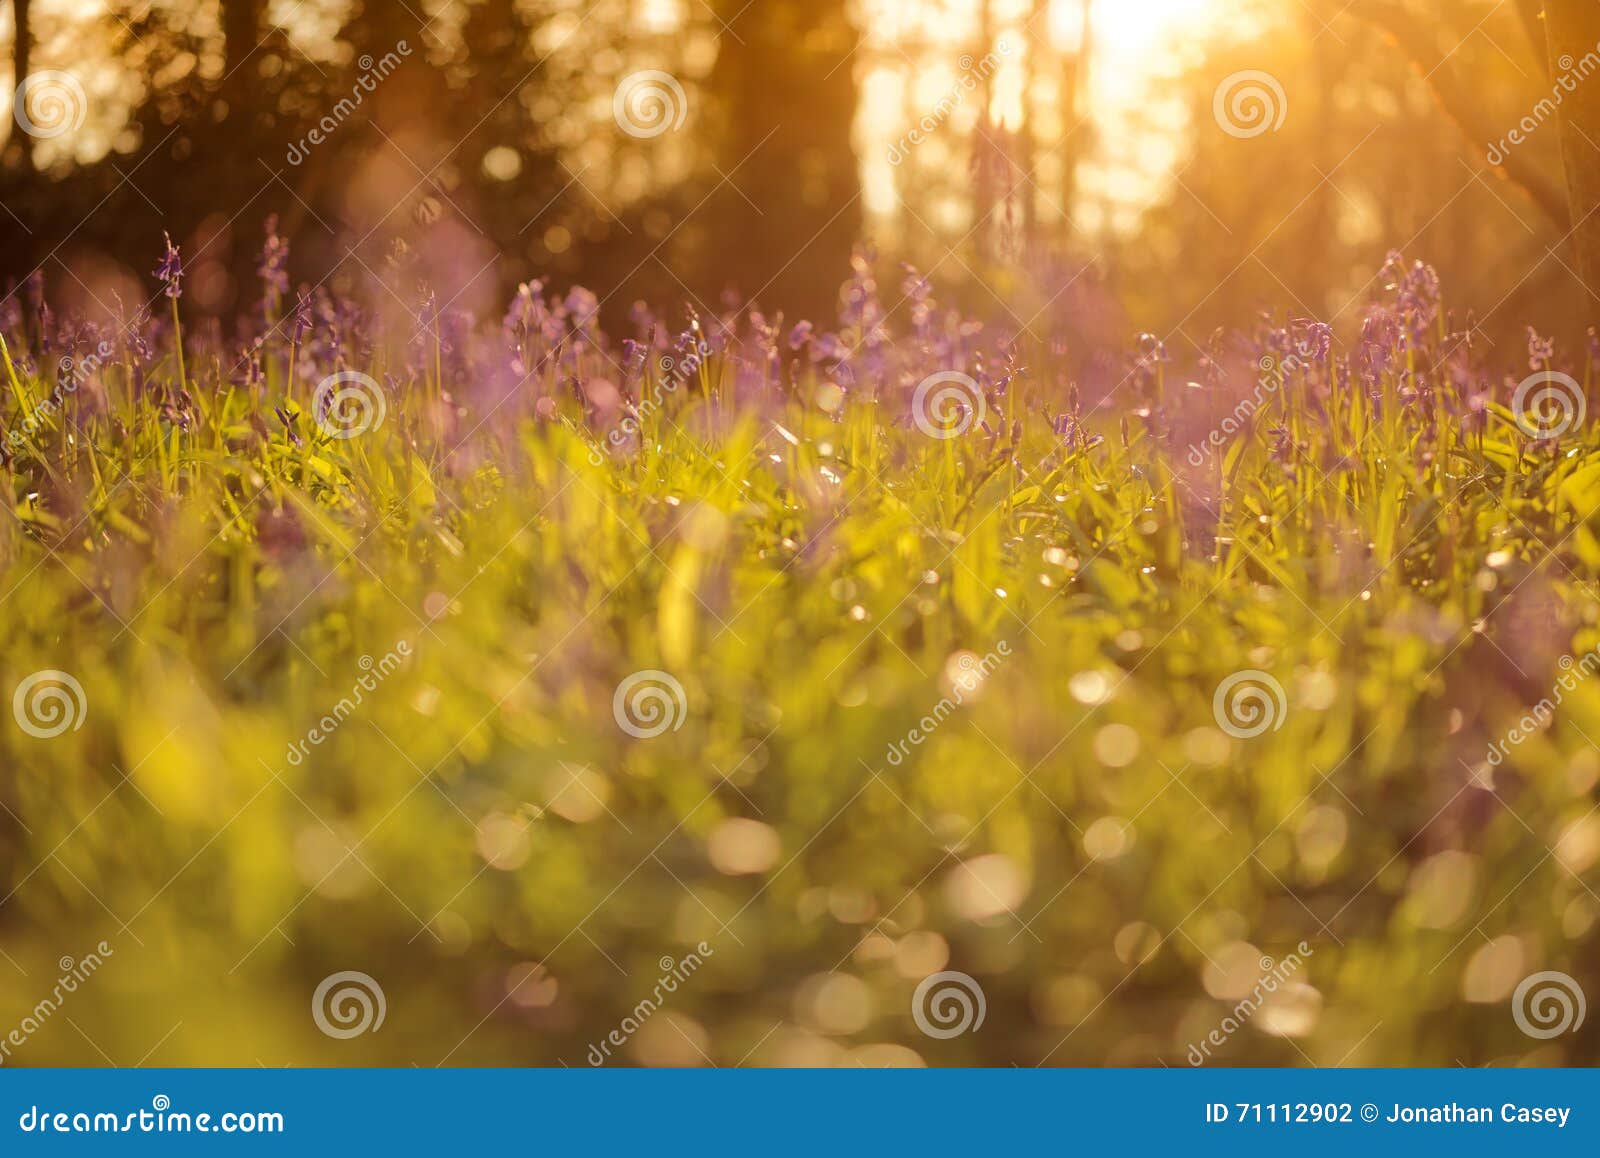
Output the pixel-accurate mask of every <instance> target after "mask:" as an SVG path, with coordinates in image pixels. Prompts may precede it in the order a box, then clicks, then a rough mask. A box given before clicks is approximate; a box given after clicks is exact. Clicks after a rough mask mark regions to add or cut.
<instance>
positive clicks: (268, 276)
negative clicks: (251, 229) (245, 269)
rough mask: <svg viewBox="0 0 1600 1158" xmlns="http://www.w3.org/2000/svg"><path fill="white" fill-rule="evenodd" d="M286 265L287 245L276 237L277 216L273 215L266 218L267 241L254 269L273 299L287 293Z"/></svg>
mask: <svg viewBox="0 0 1600 1158" xmlns="http://www.w3.org/2000/svg"><path fill="white" fill-rule="evenodd" d="M288 264H289V243H288V241H286V240H285V239H284V238H282V237H280V236H279V235H278V215H277V214H276V213H274V214H273V215H272V216H271V217H268V218H267V240H266V242H265V244H263V245H262V247H261V264H260V265H259V266H257V267H256V274H257V276H259V277H260V278H261V284H262V285H263V286H265V287H266V289H267V293H268V294H269V295H270V296H272V297H273V298H281V297H283V296H284V295H286V294H287V293H288V292H289V273H288V268H287V267H288Z"/></svg>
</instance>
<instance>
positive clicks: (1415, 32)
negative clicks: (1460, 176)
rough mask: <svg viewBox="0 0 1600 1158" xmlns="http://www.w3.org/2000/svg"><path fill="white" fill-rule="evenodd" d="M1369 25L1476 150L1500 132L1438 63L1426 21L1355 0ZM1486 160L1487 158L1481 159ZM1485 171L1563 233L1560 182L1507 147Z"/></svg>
mask: <svg viewBox="0 0 1600 1158" xmlns="http://www.w3.org/2000/svg"><path fill="white" fill-rule="evenodd" d="M1352 10H1353V11H1356V12H1358V13H1360V14H1361V16H1362V17H1363V18H1365V19H1366V20H1367V21H1368V22H1369V23H1371V24H1372V25H1373V26H1375V27H1376V28H1377V29H1378V30H1379V31H1381V32H1383V33H1384V34H1385V35H1386V36H1388V38H1389V39H1390V40H1391V41H1393V42H1394V44H1395V46H1396V47H1397V48H1399V50H1400V51H1401V52H1402V53H1403V54H1404V55H1405V56H1406V58H1407V59H1409V60H1410V61H1411V63H1412V66H1413V67H1414V68H1416V70H1417V72H1418V73H1420V74H1421V75H1422V77H1423V78H1424V79H1425V80H1426V81H1427V82H1428V87H1429V88H1430V89H1431V90H1432V92H1433V96H1434V100H1435V102H1436V103H1437V104H1438V105H1439V108H1440V110H1441V111H1442V112H1443V113H1444V115H1445V117H1446V118H1447V119H1448V120H1449V121H1450V122H1451V123H1452V124H1454V125H1455V126H1456V127H1457V128H1458V129H1459V130H1460V131H1461V135H1462V136H1463V137H1464V138H1465V139H1466V140H1467V141H1469V142H1470V143H1471V144H1472V146H1473V151H1474V152H1476V151H1477V150H1478V149H1480V148H1482V147H1483V145H1484V143H1485V142H1489V141H1493V140H1496V139H1497V138H1498V137H1499V136H1500V133H1499V132H1497V131H1496V129H1495V127H1494V126H1493V125H1491V124H1490V123H1489V122H1488V121H1487V120H1486V119H1485V118H1484V116H1483V114H1482V112H1481V111H1480V105H1481V103H1482V101H1481V99H1480V98H1479V96H1478V92H1477V90H1476V88H1475V87H1474V84H1473V83H1472V82H1470V81H1465V80H1463V79H1462V78H1461V77H1460V76H1459V75H1457V73H1456V71H1455V70H1454V69H1453V68H1452V67H1451V66H1450V64H1449V63H1448V62H1440V61H1439V60H1438V57H1439V56H1440V53H1439V50H1438V45H1437V43H1436V41H1435V39H1434V35H1433V28H1434V26H1433V25H1432V24H1428V23H1425V22H1423V21H1422V20H1420V19H1418V18H1417V17H1416V16H1413V15H1412V14H1411V13H1410V12H1408V11H1407V10H1406V9H1404V8H1401V7H1400V6H1398V5H1395V4H1388V3H1361V4H1356V5H1354V6H1353V9H1352ZM1485 159H1486V160H1487V158H1485ZM1488 167H1489V169H1490V170H1491V171H1492V172H1494V173H1496V174H1497V175H1498V176H1500V177H1502V178H1504V179H1505V180H1507V181H1510V182H1511V183H1512V184H1513V185H1516V186H1517V187H1518V188H1520V189H1521V190H1522V191H1523V192H1524V193H1526V194H1527V195H1528V197H1529V198H1530V199H1531V200H1532V201H1533V203H1534V204H1535V205H1537V206H1538V207H1539V208H1540V210H1542V211H1543V212H1544V215H1545V216H1546V217H1548V218H1549V219H1550V221H1551V222H1552V223H1553V224H1554V225H1555V226H1556V227H1557V228H1558V229H1560V230H1561V231H1562V232H1563V233H1565V232H1566V231H1567V229H1568V228H1569V227H1570V224H1571V220H1572V219H1571V216H1570V213H1569V210H1568V207H1567V196H1566V193H1565V191H1564V190H1563V189H1562V187H1561V184H1560V182H1558V181H1557V180H1555V179H1554V178H1553V177H1551V175H1550V174H1549V173H1547V172H1545V171H1544V169H1543V168H1541V167H1540V166H1539V165H1537V164H1536V163H1534V162H1533V161H1532V160H1531V159H1530V158H1529V157H1527V156H1526V155H1525V154H1524V153H1523V152H1521V151H1519V150H1516V149H1511V150H1506V151H1504V152H1503V153H1502V157H1501V160H1500V162H1499V164H1490V165H1489V166H1488Z"/></svg>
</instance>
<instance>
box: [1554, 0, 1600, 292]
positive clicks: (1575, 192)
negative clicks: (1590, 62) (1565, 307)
mask: <svg viewBox="0 0 1600 1158" xmlns="http://www.w3.org/2000/svg"><path fill="white" fill-rule="evenodd" d="M1545 26H1546V31H1547V37H1548V40H1549V45H1548V47H1549V58H1550V74H1551V75H1552V76H1556V77H1559V76H1561V75H1562V74H1563V73H1565V72H1568V71H1569V70H1570V69H1571V68H1572V67H1573V63H1574V62H1578V61H1582V60H1583V59H1584V58H1585V57H1586V56H1587V57H1591V58H1592V56H1593V54H1594V53H1596V52H1597V51H1600V48H1597V46H1600V4H1597V3H1595V0H1549V2H1548V3H1547V4H1546V5H1545ZM1564 87H1565V86H1563V88H1564ZM1565 95H1566V99H1565V100H1564V101H1563V102H1562V104H1561V160H1562V164H1563V165H1564V167H1565V169H1566V177H1567V202H1568V206H1569V209H1570V211H1571V216H1572V233H1571V238H1572V253H1573V257H1574V259H1575V262H1576V266H1577V271H1578V277H1579V279H1580V280H1581V281H1582V282H1583V287H1584V290H1585V297H1586V298H1587V300H1586V301H1585V302H1584V312H1585V314H1586V315H1587V316H1588V318H1589V320H1590V321H1591V322H1595V323H1600V85H1596V84H1593V83H1591V82H1590V81H1579V82H1578V83H1577V84H1576V85H1575V86H1574V87H1573V89H1572V90H1571V91H1569V92H1567V93H1566V94H1565Z"/></svg>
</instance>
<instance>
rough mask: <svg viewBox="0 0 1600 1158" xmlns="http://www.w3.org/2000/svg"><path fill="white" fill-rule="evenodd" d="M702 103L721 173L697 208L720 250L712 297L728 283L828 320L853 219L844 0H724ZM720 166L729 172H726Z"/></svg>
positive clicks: (850, 76) (852, 41) (856, 185)
mask: <svg viewBox="0 0 1600 1158" xmlns="http://www.w3.org/2000/svg"><path fill="white" fill-rule="evenodd" d="M717 8H718V10H719V11H720V15H721V16H722V18H723V19H725V20H730V21H731V29H729V30H724V31H723V32H722V35H721V39H720V44H719V46H718V50H717V61H716V65H715V67H714V68H713V70H712V74H711V77H710V83H709V85H708V87H709V89H710V99H709V100H707V101H706V102H705V104H704V107H705V108H707V109H708V110H716V111H717V112H718V113H720V121H721V123H720V125H719V126H718V130H717V131H716V132H715V137H716V147H715V163H716V166H717V170H719V171H720V172H715V171H714V172H712V173H710V174H709V180H710V182H711V183H712V184H713V185H715V184H717V183H718V182H719V181H721V182H722V184H721V185H720V187H719V188H718V189H717V191H716V193H715V194H714V195H713V196H712V198H711V200H710V202H709V203H708V204H707V205H706V207H705V208H704V209H702V210H701V212H700V214H697V216H700V215H704V218H705V220H707V221H709V222H711V223H712V224H711V225H710V226H709V229H710V233H711V236H712V238H713V245H714V249H715V252H716V254H717V258H716V262H715V265H716V271H715V272H714V273H713V275H712V279H711V281H712V284H710V285H707V286H706V287H705V288H707V289H708V290H709V291H710V297H709V301H708V304H709V305H710V306H711V307H712V308H716V306H717V304H718V303H717V298H718V296H719V294H718V290H720V289H722V288H725V287H726V288H732V289H735V290H736V291H737V292H738V293H740V294H742V295H744V296H747V297H755V298H758V299H760V300H761V301H762V302H763V303H765V304H766V305H767V308H768V309H769V310H771V309H774V308H783V309H785V310H788V311H789V312H790V316H794V315H795V314H796V313H799V314H802V315H808V316H810V317H813V318H817V319H818V320H819V322H822V321H826V320H827V319H829V318H830V317H831V316H832V314H833V312H834V309H835V308H836V306H837V304H838V289H839V286H840V284H841V283H842V282H843V281H844V280H845V279H846V278H847V277H848V276H849V273H850V251H851V247H852V245H853V244H854V243H855V240H856V238H857V236H858V235H859V233H860V228H861V196H860V194H861V177H860V172H859V169H858V162H857V159H856V155H855V151H854V149H853V148H852V146H851V141H852V135H853V134H852V128H853V125H854V121H855V113H856V81H855V72H854V66H855V63H856V61H855V58H854V50H855V46H856V41H857V37H858V33H857V31H856V29H855V28H854V26H853V25H852V24H851V22H850V17H849V9H850V5H849V4H848V3H847V2H846V0H761V3H759V4H746V3H744V2H743V0H724V2H723V3H721V4H719V5H717ZM723 177H726V181H723Z"/></svg>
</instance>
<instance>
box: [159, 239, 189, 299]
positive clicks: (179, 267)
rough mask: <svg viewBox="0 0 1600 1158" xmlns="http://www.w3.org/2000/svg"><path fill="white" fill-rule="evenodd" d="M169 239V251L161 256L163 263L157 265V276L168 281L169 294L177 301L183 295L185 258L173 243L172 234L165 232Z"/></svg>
mask: <svg viewBox="0 0 1600 1158" xmlns="http://www.w3.org/2000/svg"><path fill="white" fill-rule="evenodd" d="M161 236H162V237H164V238H166V241H167V252H166V253H165V254H163V255H162V257H161V264H160V265H158V266H156V277H158V278H160V279H161V281H163V282H165V283H166V286H167V290H166V293H167V296H168V297H169V298H171V299H172V300H173V301H177V300H178V299H179V298H181V297H182V296H183V287H182V285H181V284H180V283H181V282H182V281H183V258H182V257H181V256H180V255H179V254H178V247H177V246H176V245H173V244H172V236H171V234H167V233H163V234H162V235H161Z"/></svg>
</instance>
